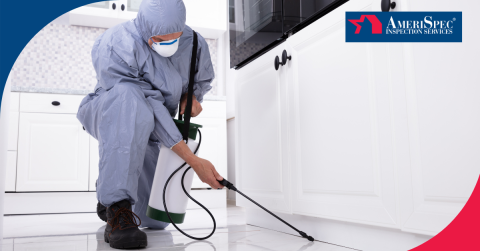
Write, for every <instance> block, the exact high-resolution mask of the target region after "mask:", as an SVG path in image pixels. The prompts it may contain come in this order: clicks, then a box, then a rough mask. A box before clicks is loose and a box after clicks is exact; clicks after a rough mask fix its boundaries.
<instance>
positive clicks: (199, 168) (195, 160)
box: [172, 140, 223, 189]
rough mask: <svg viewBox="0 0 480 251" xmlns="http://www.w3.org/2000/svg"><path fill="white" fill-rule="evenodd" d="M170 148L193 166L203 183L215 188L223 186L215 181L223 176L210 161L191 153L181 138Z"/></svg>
mask: <svg viewBox="0 0 480 251" xmlns="http://www.w3.org/2000/svg"><path fill="white" fill-rule="evenodd" d="M172 150H173V152H175V153H176V154H177V155H178V156H180V158H182V159H183V160H184V161H185V162H187V164H188V165H190V166H191V167H192V168H193V170H194V171H195V173H197V175H198V177H199V178H200V180H201V181H202V182H203V183H207V184H208V185H210V186H211V187H212V188H215V189H218V188H223V186H222V185H220V183H218V181H217V180H223V177H222V176H220V174H218V173H217V170H215V167H214V166H213V165H212V163H210V161H208V160H206V159H202V158H199V157H197V156H196V155H195V154H193V152H192V151H191V150H190V148H188V146H187V144H185V142H184V141H183V140H182V141H180V142H178V144H176V145H175V146H173V147H172Z"/></svg>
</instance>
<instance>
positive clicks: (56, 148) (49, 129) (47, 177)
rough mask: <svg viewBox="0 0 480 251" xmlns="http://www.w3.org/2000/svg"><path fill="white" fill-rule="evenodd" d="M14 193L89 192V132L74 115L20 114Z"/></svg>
mask: <svg viewBox="0 0 480 251" xmlns="http://www.w3.org/2000/svg"><path fill="white" fill-rule="evenodd" d="M19 131H20V133H19V143H18V165H17V192H19V191H22V192H23V191H88V134H87V133H86V132H85V131H83V129H82V126H81V125H80V123H79V122H78V120H77V118H76V116H75V114H48V113H21V114H20V130H19Z"/></svg>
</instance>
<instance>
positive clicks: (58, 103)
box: [52, 101, 60, 106]
mask: <svg viewBox="0 0 480 251" xmlns="http://www.w3.org/2000/svg"><path fill="white" fill-rule="evenodd" d="M52 105H53V106H59V105H60V102H58V101H53V102H52Z"/></svg>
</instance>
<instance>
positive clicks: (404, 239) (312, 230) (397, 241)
mask: <svg viewBox="0 0 480 251" xmlns="http://www.w3.org/2000/svg"><path fill="white" fill-rule="evenodd" d="M246 214H247V224H250V225H255V226H259V227H264V228H268V229H272V230H276V231H280V232H285V233H290V234H294V235H298V233H297V232H295V231H294V230H292V229H290V228H289V227H288V226H286V225H285V224H283V223H282V222H280V221H278V220H277V219H275V218H273V217H272V216H271V215H269V214H268V213H266V212H265V211H263V210H261V209H253V208H246ZM277 215H278V216H280V217H281V218H282V219H284V220H285V221H287V222H288V223H290V224H291V225H293V226H294V227H296V228H297V229H299V230H301V231H303V232H305V233H307V234H309V235H311V236H312V237H313V238H315V239H316V240H318V241H322V242H327V243H331V244H335V245H339V246H343V247H348V248H353V249H357V250H368V251H385V250H388V251H406V250H410V249H412V248H414V247H417V246H419V245H420V244H422V243H424V242H426V241H427V240H429V239H430V238H431V236H426V235H419V234H413V233H407V232H402V231H400V230H395V229H389V228H382V227H375V226H368V225H362V224H355V223H348V222H341V221H335V220H327V219H322V218H316V217H310V216H302V215H290V214H283V213H278V214H277Z"/></svg>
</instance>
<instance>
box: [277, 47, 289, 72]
mask: <svg viewBox="0 0 480 251" xmlns="http://www.w3.org/2000/svg"><path fill="white" fill-rule="evenodd" d="M287 60H292V56H288V55H287V51H286V50H283V52H282V62H280V58H279V57H278V56H275V61H274V64H273V65H274V66H275V70H276V71H278V68H279V67H280V65H286V64H287Z"/></svg>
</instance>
